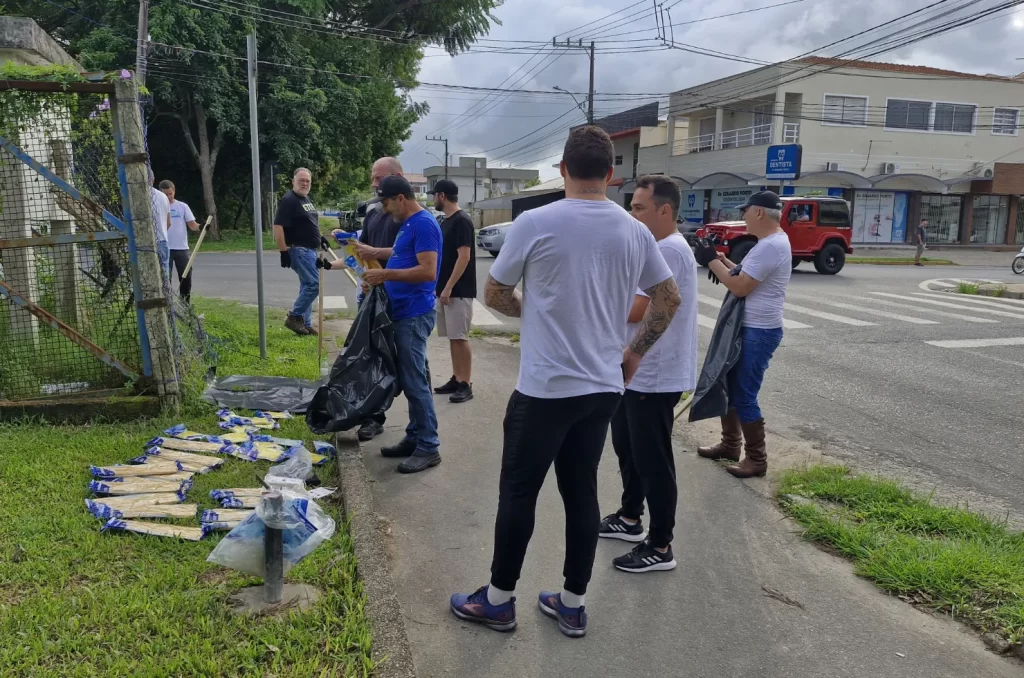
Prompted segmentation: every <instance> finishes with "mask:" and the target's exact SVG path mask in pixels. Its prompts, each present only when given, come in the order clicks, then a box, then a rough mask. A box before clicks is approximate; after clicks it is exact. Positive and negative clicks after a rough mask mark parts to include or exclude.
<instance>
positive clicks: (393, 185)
mask: <svg viewBox="0 0 1024 678" xmlns="http://www.w3.org/2000/svg"><path fill="white" fill-rule="evenodd" d="M412 194H413V192H412V184H410V183H409V181H408V180H407V179H406V178H405V177H400V176H398V175H394V176H390V177H384V178H383V179H381V180H380V186H379V188H378V189H377V197H378V198H397V197H398V196H400V195H404V196H410V195H412Z"/></svg>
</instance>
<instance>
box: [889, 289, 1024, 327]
mask: <svg viewBox="0 0 1024 678" xmlns="http://www.w3.org/2000/svg"><path fill="white" fill-rule="evenodd" d="M871 294H877V295H878V296H880V297H892V298H893V299H911V300H913V301H916V302H917V303H919V304H931V305H932V306H942V307H944V308H956V309H959V310H961V311H970V312H971V313H988V314H989V315H998V316H1002V317H1004V318H1017V319H1019V320H1024V314H1021V313H1010V312H1008V311H997V310H995V309H991V308H978V307H977V306H960V305H959V304H950V303H948V302H945V301H932V300H931V299H921V298H919V297H910V296H904V295H899V294H889V293H888V292H872V293H871Z"/></svg>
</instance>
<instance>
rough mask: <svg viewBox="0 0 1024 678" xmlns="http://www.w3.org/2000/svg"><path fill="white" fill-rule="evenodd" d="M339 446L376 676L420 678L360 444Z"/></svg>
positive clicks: (341, 438) (346, 437) (342, 440)
mask: <svg viewBox="0 0 1024 678" xmlns="http://www.w3.org/2000/svg"><path fill="white" fill-rule="evenodd" d="M335 446H336V447H337V449H338V465H337V471H336V482H337V483H338V487H339V488H340V489H341V498H342V506H343V508H344V511H345V516H346V517H347V518H348V520H349V530H350V531H351V533H352V542H353V545H354V547H355V552H356V561H357V565H356V567H357V571H358V573H359V579H360V580H362V582H363V591H364V592H365V594H366V616H367V617H368V618H369V621H370V629H371V632H372V633H373V650H372V657H373V661H374V664H375V668H374V672H373V675H374V676H376V677H377V678H415V676H416V670H415V668H414V667H413V662H412V650H411V649H410V647H409V637H408V635H407V634H406V631H405V618H404V617H403V616H402V609H401V607H400V606H399V604H398V594H397V593H396V592H395V582H394V580H393V579H392V578H391V570H390V568H389V567H388V555H387V551H386V549H385V547H384V539H383V537H382V536H381V533H380V524H379V520H378V517H377V510H376V508H375V506H374V501H373V492H372V491H371V489H370V481H369V477H368V475H367V473H366V466H365V465H364V464H363V455H362V453H361V452H360V449H359V443H358V442H357V441H356V439H355V437H354V436H353V435H351V434H338V435H336V436H335Z"/></svg>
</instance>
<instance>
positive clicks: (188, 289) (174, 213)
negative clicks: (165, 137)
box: [160, 179, 199, 304]
mask: <svg viewBox="0 0 1024 678" xmlns="http://www.w3.org/2000/svg"><path fill="white" fill-rule="evenodd" d="M160 190H161V191H163V193H164V195H166V196H167V202H168V203H170V209H171V226H170V228H168V229H167V246H168V247H169V248H170V250H171V263H172V264H174V268H176V269H177V271H178V296H179V297H181V298H182V299H183V300H184V301H185V303H186V304H187V303H189V302H190V301H191V300H192V271H189V272H188V275H187V276H186V277H184V278H182V274H183V273H184V272H185V267H186V266H188V260H189V251H188V231H189V230H193V231H198V230H199V222H198V221H196V218H195V215H193V214H192V210H191V208H189V206H188V205H187V204H186V203H183V202H182V201H180V200H175V198H174V193H175V189H174V182H173V181H170V180H169V179H164V180H163V181H161V182H160Z"/></svg>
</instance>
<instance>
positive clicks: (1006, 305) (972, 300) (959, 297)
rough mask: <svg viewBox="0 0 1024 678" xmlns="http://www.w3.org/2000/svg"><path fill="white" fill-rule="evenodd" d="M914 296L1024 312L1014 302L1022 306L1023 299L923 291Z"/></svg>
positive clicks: (1023, 309)
mask: <svg viewBox="0 0 1024 678" xmlns="http://www.w3.org/2000/svg"><path fill="white" fill-rule="evenodd" d="M914 296H915V297H928V298H929V299H945V300H947V301H956V302H958V303H959V302H961V301H963V302H967V303H968V304H979V305H981V306H991V307H992V308H1001V309H1004V310H1007V311H1021V312H1024V308H1017V307H1016V306H1015V305H1014V304H1020V305H1022V306H1024V299H1004V298H1003V297H985V296H976V295H972V294H956V295H953V294H927V293H925V292H914Z"/></svg>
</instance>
